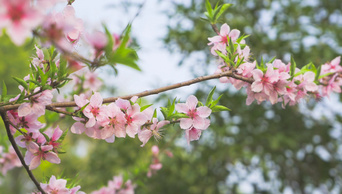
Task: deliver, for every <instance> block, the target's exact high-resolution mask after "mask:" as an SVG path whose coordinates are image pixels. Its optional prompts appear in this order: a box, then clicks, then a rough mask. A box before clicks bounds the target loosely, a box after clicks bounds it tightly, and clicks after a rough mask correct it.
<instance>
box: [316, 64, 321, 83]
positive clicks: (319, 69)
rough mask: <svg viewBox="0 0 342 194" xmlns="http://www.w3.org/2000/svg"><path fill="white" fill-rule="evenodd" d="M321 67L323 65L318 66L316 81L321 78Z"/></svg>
mask: <svg viewBox="0 0 342 194" xmlns="http://www.w3.org/2000/svg"><path fill="white" fill-rule="evenodd" d="M321 68H322V65H320V66H318V68H317V70H316V76H315V81H316V82H317V81H318V80H319V76H320V74H321Z"/></svg>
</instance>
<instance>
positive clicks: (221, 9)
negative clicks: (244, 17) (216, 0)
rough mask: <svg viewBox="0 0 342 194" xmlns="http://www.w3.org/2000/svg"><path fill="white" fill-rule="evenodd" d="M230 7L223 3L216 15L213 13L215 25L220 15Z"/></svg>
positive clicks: (228, 4)
mask: <svg viewBox="0 0 342 194" xmlns="http://www.w3.org/2000/svg"><path fill="white" fill-rule="evenodd" d="M232 5H233V4H230V3H225V4H223V5H222V6H221V8H219V10H220V11H218V13H215V15H214V17H213V18H214V21H215V23H216V21H217V20H218V19H220V17H221V15H222V14H223V13H224V12H225V11H226V10H227V9H228V8H229V7H230V6H232Z"/></svg>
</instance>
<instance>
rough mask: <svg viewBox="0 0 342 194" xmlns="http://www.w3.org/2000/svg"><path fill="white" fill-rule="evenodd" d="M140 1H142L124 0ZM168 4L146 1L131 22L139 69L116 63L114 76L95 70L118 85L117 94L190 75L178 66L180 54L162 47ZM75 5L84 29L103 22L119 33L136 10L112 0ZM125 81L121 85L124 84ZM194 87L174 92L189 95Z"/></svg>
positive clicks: (172, 81)
mask: <svg viewBox="0 0 342 194" xmlns="http://www.w3.org/2000/svg"><path fill="white" fill-rule="evenodd" d="M126 2H134V3H140V2H143V1H139V0H136V1H126ZM168 5H169V3H167V2H163V3H160V2H158V0H147V1H146V2H145V4H144V6H143V7H142V9H141V11H140V14H139V16H138V17H136V18H135V19H134V21H133V25H132V35H133V36H134V37H135V38H136V39H137V42H138V44H139V46H140V49H139V51H138V55H139V58H140V60H139V62H138V65H139V66H140V68H141V69H142V72H138V71H135V70H133V69H131V68H128V67H125V66H118V70H119V74H118V76H117V77H115V76H114V75H108V73H107V72H108V71H110V68H102V69H99V70H97V72H98V73H99V74H100V76H101V77H102V76H105V77H106V80H105V81H106V84H109V85H114V86H116V87H117V88H118V90H119V92H120V94H119V95H120V96H122V95H128V94H132V93H137V92H141V91H145V90H151V89H155V88H158V87H162V86H166V85H169V84H173V83H178V82H181V81H186V80H189V79H192V78H193V74H192V73H191V72H190V71H189V68H187V67H186V65H185V67H184V66H182V67H179V66H177V64H178V62H179V61H180V59H181V57H180V56H179V55H177V54H170V53H169V52H168V51H167V50H166V49H165V48H164V46H163V42H162V37H163V36H164V35H165V34H166V32H167V28H166V24H167V22H168V20H167V17H166V16H165V15H164V14H163V10H165V9H167V8H168ZM74 8H75V10H76V16H77V17H80V18H82V19H84V21H85V30H86V31H87V30H89V31H91V30H94V29H101V28H102V27H101V25H102V23H105V24H106V25H107V26H108V28H109V29H110V30H111V32H115V33H120V32H122V31H123V29H124V28H125V26H126V25H127V23H128V22H130V21H131V20H132V19H133V18H134V16H135V15H136V13H137V12H138V8H137V7H133V8H132V9H131V11H128V12H127V10H125V8H124V6H122V4H120V1H113V0H101V1H96V3H95V2H94V1H93V0H82V1H75V3H74ZM123 83H124V84H123ZM194 90H195V86H193V87H191V86H190V87H186V88H183V89H178V90H177V93H179V94H182V93H183V95H181V96H183V98H186V95H185V94H189V91H194Z"/></svg>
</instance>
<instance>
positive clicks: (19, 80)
mask: <svg viewBox="0 0 342 194" xmlns="http://www.w3.org/2000/svg"><path fill="white" fill-rule="evenodd" d="M12 78H13V79H14V80H15V81H17V82H18V83H19V84H20V85H22V86H23V87H24V88H25V89H26V90H29V86H28V85H27V83H26V81H25V80H23V79H20V78H17V77H12Z"/></svg>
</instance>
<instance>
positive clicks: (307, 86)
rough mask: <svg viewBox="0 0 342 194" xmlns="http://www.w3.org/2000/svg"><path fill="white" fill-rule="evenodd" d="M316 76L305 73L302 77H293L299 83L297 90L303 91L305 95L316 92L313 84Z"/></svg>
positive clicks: (316, 88)
mask: <svg viewBox="0 0 342 194" xmlns="http://www.w3.org/2000/svg"><path fill="white" fill-rule="evenodd" d="M315 76H316V74H315V73H314V72H312V71H308V72H305V73H304V75H299V76H297V77H295V80H298V81H300V82H301V83H300V84H299V85H298V86H297V88H300V89H303V91H304V92H305V93H306V92H307V91H309V92H315V91H317V90H318V86H317V85H316V84H315V83H314V81H315Z"/></svg>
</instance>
